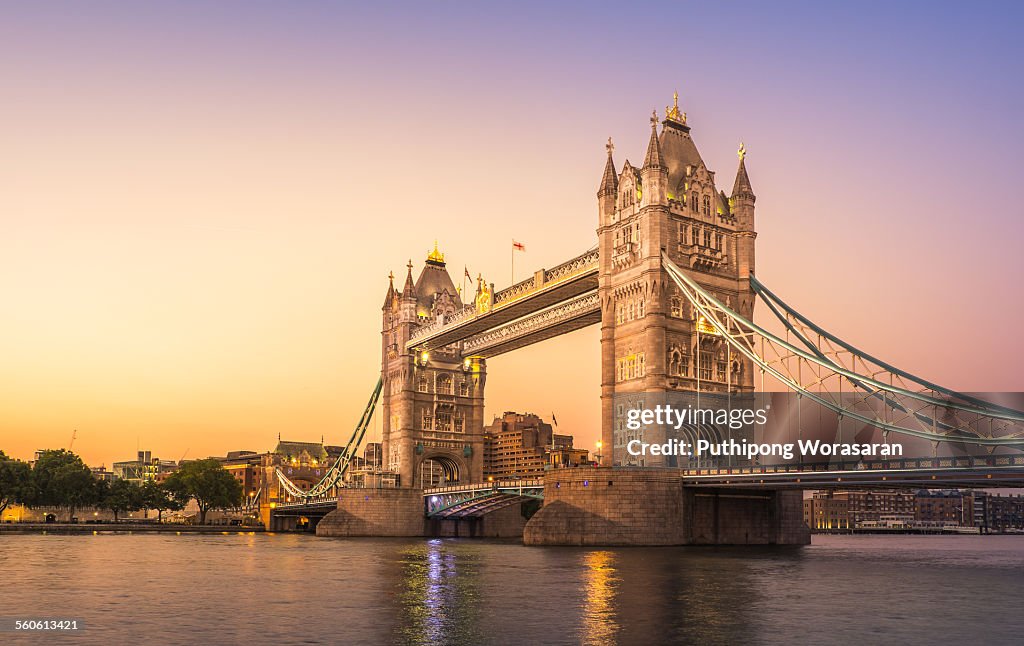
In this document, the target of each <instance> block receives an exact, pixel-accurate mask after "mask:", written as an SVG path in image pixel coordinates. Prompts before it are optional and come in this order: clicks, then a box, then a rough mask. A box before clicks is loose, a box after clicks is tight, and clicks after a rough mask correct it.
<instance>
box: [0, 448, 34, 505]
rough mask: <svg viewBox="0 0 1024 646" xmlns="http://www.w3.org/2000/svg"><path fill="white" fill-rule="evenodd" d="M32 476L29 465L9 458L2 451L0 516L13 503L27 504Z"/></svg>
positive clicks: (0, 461) (0, 462)
mask: <svg viewBox="0 0 1024 646" xmlns="http://www.w3.org/2000/svg"><path fill="white" fill-rule="evenodd" d="M31 475H32V468H31V467H29V466H28V463H26V462H22V461H21V460H15V459H13V458H9V457H7V455H6V454H5V453H4V452H3V451H0V514H2V513H3V511H4V510H5V509H7V506H8V505H10V504H11V503H21V502H25V499H26V498H27V497H28V495H29V494H30V488H29V479H30V478H31Z"/></svg>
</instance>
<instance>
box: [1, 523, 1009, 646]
mask: <svg viewBox="0 0 1024 646" xmlns="http://www.w3.org/2000/svg"><path fill="white" fill-rule="evenodd" d="M0 563H2V564H3V572H4V581H5V584H4V585H3V586H2V588H0V608H3V610H2V611H0V615H2V616H3V617H6V618H21V617H26V618H28V617H68V618H78V619H80V620H83V621H84V623H85V626H86V627H85V629H84V630H81V631H79V632H78V633H76V634H67V633H65V634H52V633H50V634H45V635H42V634H35V635H27V634H22V635H15V634H13V633H6V634H3V635H0V642H5V643H43V642H47V643H49V642H56V643H85V644H92V643H95V644H101V643H102V644H124V643H129V642H135V641H145V642H148V643H173V644H179V643H180V644H196V643H205V644H235V643H248V644H264V643H267V644H661V643H693V644H747V643H752V644H792V643H868V644H873V643H904V644H911V643H913V644H934V643H953V642H966V643H1014V642H1015V643H1020V642H1019V640H1020V638H1021V633H1022V630H1024V618H1022V616H1021V614H1020V599H1021V598H1024V536H892V537H881V536H855V537H854V536H815V537H814V541H813V544H812V545H811V546H810V547H806V548H802V549H749V548H746V549H733V548H730V549H722V548H719V549H715V548H624V549H614V548H611V549H588V548H538V547H524V546H522V545H520V544H518V543H512V542H489V541H478V540H466V539H463V540H458V539H444V540H440V539H438V540H430V539H326V538H316V537H313V536H309V535H286V534H276V535H275V534H239V533H231V534H206V535H181V536H177V535H174V534H135V535H125V534H102V533H101V534H98V535H84V536H54V535H48V536H42V535H2V536H0ZM12 638H13V639H12Z"/></svg>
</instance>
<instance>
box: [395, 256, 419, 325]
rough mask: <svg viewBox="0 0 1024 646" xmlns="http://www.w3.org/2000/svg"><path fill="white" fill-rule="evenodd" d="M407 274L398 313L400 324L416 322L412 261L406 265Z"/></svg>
mask: <svg viewBox="0 0 1024 646" xmlns="http://www.w3.org/2000/svg"><path fill="white" fill-rule="evenodd" d="M406 267H408V269H409V272H408V273H407V274H406V276H405V287H403V288H402V304H401V307H400V312H399V320H400V321H401V322H402V323H413V322H415V321H416V284H415V283H413V281H412V260H411V259H410V260H409V264H408V265H406Z"/></svg>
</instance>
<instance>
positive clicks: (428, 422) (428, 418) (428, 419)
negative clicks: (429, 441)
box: [423, 408, 434, 431]
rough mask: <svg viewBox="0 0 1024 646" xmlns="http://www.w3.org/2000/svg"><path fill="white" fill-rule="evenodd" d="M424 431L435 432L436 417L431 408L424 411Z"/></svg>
mask: <svg viewBox="0 0 1024 646" xmlns="http://www.w3.org/2000/svg"><path fill="white" fill-rule="evenodd" d="M423 430H424V431H432V430H434V415H433V414H432V412H431V410H430V409H429V408H424V409H423Z"/></svg>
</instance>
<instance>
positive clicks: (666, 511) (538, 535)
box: [523, 467, 810, 545]
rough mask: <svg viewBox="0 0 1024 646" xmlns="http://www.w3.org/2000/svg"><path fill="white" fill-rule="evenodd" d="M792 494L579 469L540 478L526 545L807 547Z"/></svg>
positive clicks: (655, 473)
mask: <svg viewBox="0 0 1024 646" xmlns="http://www.w3.org/2000/svg"><path fill="white" fill-rule="evenodd" d="M802 505H803V502H802V494H801V493H800V492H799V491H770V490H750V491H746V492H744V491H738V490H733V489H728V490H726V489H721V490H713V489H703V488H701V489H693V488H690V487H684V486H683V482H682V478H681V477H680V475H679V472H678V471H676V470H674V469H649V468H647V469H644V468H635V469H630V468H617V469H608V468H601V467H582V468H578V469H559V470H556V471H552V472H549V473H548V474H547V475H545V478H544V506H543V507H542V508H541V509H540V511H538V512H537V513H536V514H535V515H534V516H533V518H531V519H530V522H528V523H527V524H526V529H525V531H524V533H523V542H524V543H525V544H527V545H806V544H808V543H809V542H810V532H809V530H807V528H806V526H805V525H804V524H803V508H802Z"/></svg>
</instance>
